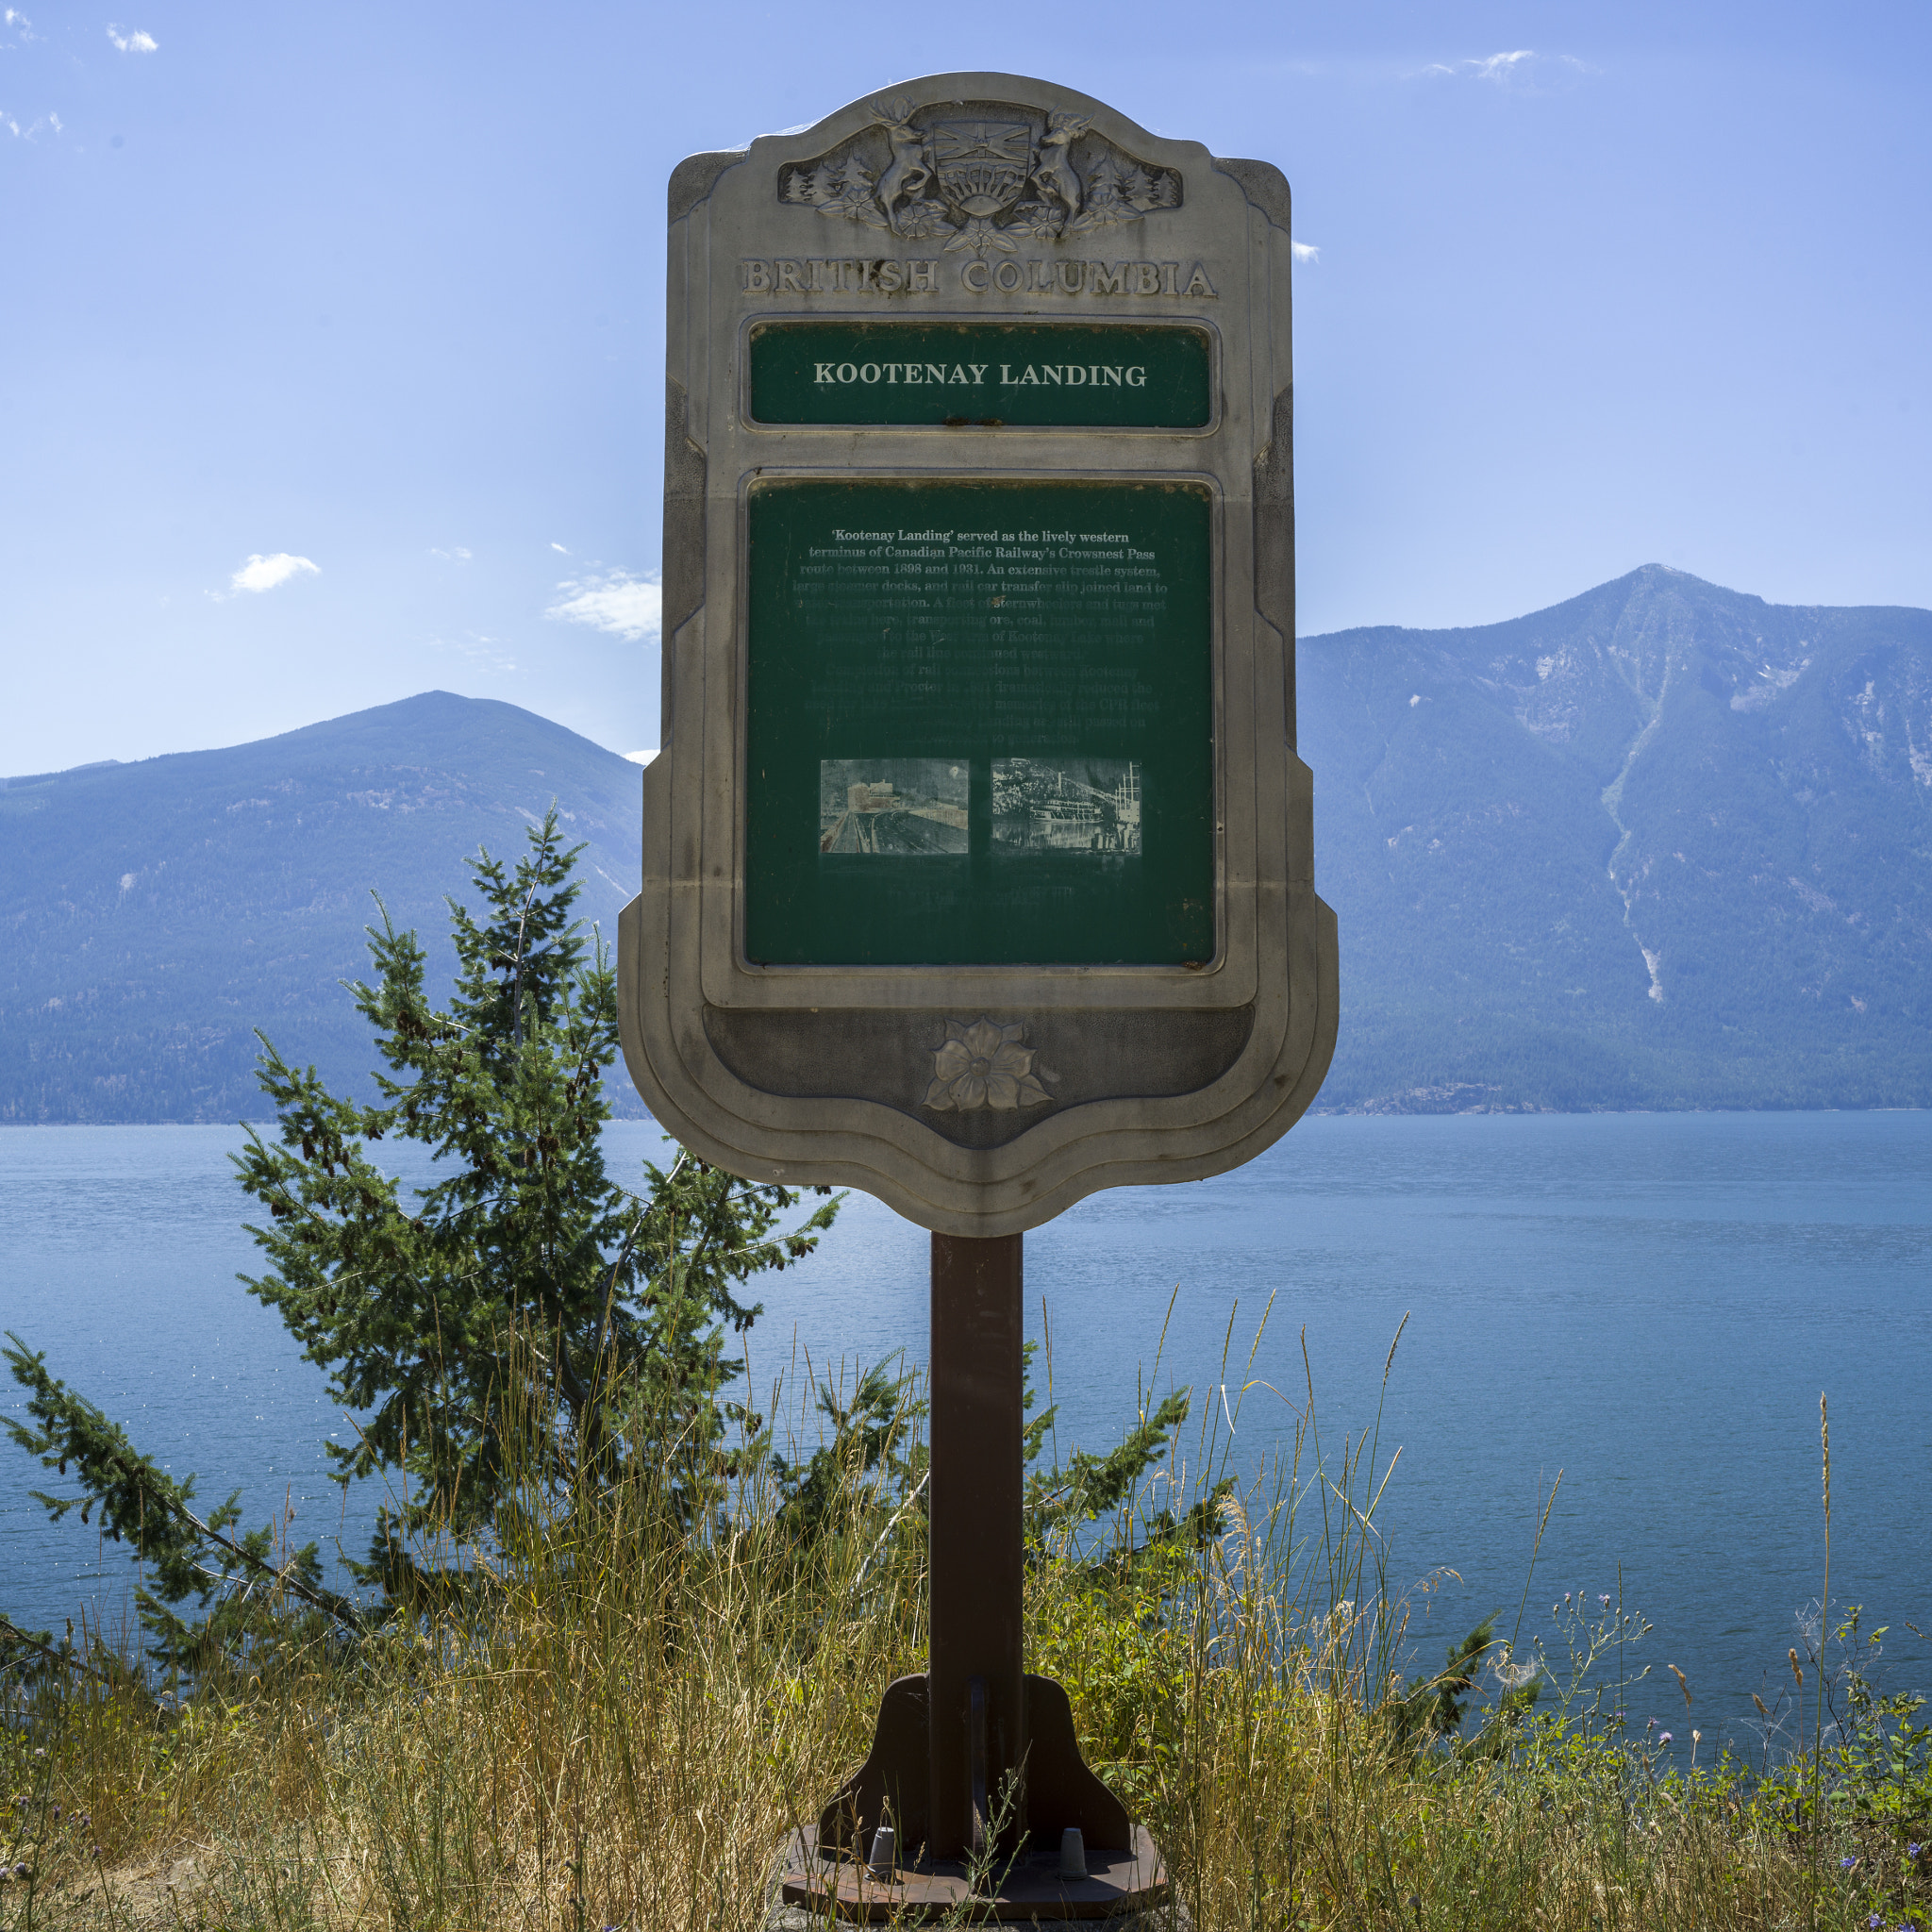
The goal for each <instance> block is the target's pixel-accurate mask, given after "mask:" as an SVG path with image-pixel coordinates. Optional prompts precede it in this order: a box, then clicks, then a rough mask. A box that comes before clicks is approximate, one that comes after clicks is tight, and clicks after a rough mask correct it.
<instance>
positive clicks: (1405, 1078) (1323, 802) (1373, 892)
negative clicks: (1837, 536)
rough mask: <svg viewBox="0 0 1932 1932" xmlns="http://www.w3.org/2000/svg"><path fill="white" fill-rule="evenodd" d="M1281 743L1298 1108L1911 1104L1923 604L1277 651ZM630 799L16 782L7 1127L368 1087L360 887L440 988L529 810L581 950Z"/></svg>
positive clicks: (2, 813) (307, 738) (374, 722)
mask: <svg viewBox="0 0 1932 1932" xmlns="http://www.w3.org/2000/svg"><path fill="white" fill-rule="evenodd" d="M1298 711H1299V724H1300V733H1299V740H1300V750H1301V752H1302V755H1303V757H1304V758H1307V761H1308V763H1309V765H1310V766H1311V767H1312V768H1313V770H1314V774H1315V833H1316V874H1315V875H1316V883H1317V888H1318V890H1319V891H1321V892H1322V893H1323V895H1324V897H1325V898H1326V899H1328V901H1329V902H1330V904H1331V905H1333V906H1334V907H1335V908H1336V911H1337V914H1338V915H1339V918H1340V923H1341V1007H1342V1011H1341V1044H1340V1047H1339V1049H1338V1051H1337V1055H1336V1059H1335V1064H1334V1067H1333V1069H1332V1070H1331V1072H1330V1074H1329V1078H1328V1082H1327V1084H1326V1086H1325V1087H1324V1091H1323V1092H1322V1094H1321V1096H1320V1097H1319V1099H1318V1100H1317V1102H1316V1106H1317V1108H1319V1109H1322V1110H1327V1111H1339V1110H1352V1111H1368V1112H1412V1111H1430V1112H1436V1111H1459V1110H1468V1109H1471V1108H1485V1109H1489V1108H1508V1109H1528V1108H1557V1109H1564V1110H1572V1109H1589V1108H1692V1107H1793V1106H1801V1107H1840V1106H1850V1107H1885V1106H1924V1105H1927V1104H1932V612H1927V611H1924V610H1919V609H1915V608H1910V607H1900V606H1884V605H1874V606H1862V607H1839V606H1796V605H1773V604H1767V603H1766V602H1765V601H1764V600H1763V599H1761V598H1758V597H1756V596H1753V595H1751V594H1750V593H1748V592H1740V591H1729V590H1725V589H1724V588H1723V587H1722V586H1718V585H1714V584H1709V583H1707V582H1705V581H1704V580H1703V579H1701V578H1697V577H1694V576H1691V575H1689V574H1688V573H1685V572H1682V571H1676V570H1674V569H1672V568H1671V567H1670V566H1668V565H1662V564H1649V565H1644V566H1642V567H1641V568H1640V569H1638V570H1636V571H1633V572H1631V573H1628V574H1627V575H1624V576H1623V577H1620V578H1617V579H1615V580H1613V581H1612V582H1610V583H1607V584H1601V585H1598V586H1596V587H1594V588H1593V589H1591V590H1590V591H1584V592H1582V593H1581V594H1580V595H1578V596H1576V597H1574V598H1570V599H1567V600H1565V601H1564V602H1562V603H1560V604H1557V605H1552V606H1550V607H1549V608H1546V609H1544V610H1541V611H1534V612H1530V613H1528V614H1527V615H1525V616H1523V617H1518V618H1510V619H1506V620H1504V621H1502V622H1501V623H1498V624H1494V625H1468V626H1458V627H1456V628H1452V629H1445V630H1420V629H1415V628H1410V627H1405V626H1395V625H1378V626H1364V627H1360V628H1357V629H1352V630H1345V631H1337V632H1330V633H1327V634H1324V635H1323V636H1319V637H1313V638H1307V639H1305V640H1303V641H1302V642H1301V644H1300V646H1299V650H1298ZM639 779H640V773H639V768H638V766H637V765H636V764H634V763H632V762H630V761H629V760H627V759H625V758H622V757H620V756H619V755H618V754H617V753H615V752H611V751H608V750H606V749H605V748H604V747H602V746H600V745H596V744H593V743H591V741H589V740H587V739H583V738H580V737H578V736H577V735H576V734H575V733H574V732H570V731H568V730H566V729H564V727H562V726H560V725H557V724H552V723H551V722H550V721H548V720H545V719H542V718H540V717H537V716H536V715H535V714H533V713H530V712H527V711H524V710H521V709H519V708H517V707H515V706H510V705H505V704H501V703H498V702H496V701H493V700H487V699H471V698H463V697H458V696H456V695H454V694H452V693H449V692H425V693H422V694H420V695H419V696H417V697H414V698H409V699H405V700H403V701H402V702H401V703H400V704H396V705H389V706H380V707H375V708H371V709H368V710H364V711H359V712H354V713H351V714H349V715H348V716H346V717H344V718H339V719H331V720H325V721H323V722H322V723H320V724H311V725H305V726H303V727H301V728H300V729H299V730H296V731H292V732H287V733H283V734H281V735H279V736H277V737H275V738H270V739H263V740H258V741H254V742H253V743H251V744H248V745H241V746H231V747H226V748H224V749H220V750H215V751H206V752H183V753H171V754H167V755H165V756H164V757H162V758H153V759H144V760H141V761H139V762H135V763H126V764H115V763H112V762H101V763H95V764H92V765H86V766H78V767H75V768H72V769H71V770H69V771H67V772H64V773H54V774H33V775H31V776H29V777H26V778H13V779H8V780H7V781H5V783H4V785H0V931H4V932H5V933H6V935H7V939H8V946H7V951H6V956H5V958H4V959H0V1122H7V1121H12V1122H25V1121H56V1120H129V1121H131V1120H159V1119H175V1120H232V1119H236V1118H241V1117H246V1118H259V1117H260V1116H261V1112H262V1108H261V1103H260V1100H259V1096H258V1092H257V1090H256V1087H255V1082H254V1076H253V1061H254V1054H255V1047H256V1042H255V1039H254V1033H253V1028H254V1027H255V1026H257V1025H259V1026H260V1027H261V1028H262V1030H263V1031H264V1032H266V1033H267V1034H268V1035H269V1037H270V1038H272V1039H273V1040H274V1041H275V1043H276V1045H277V1046H278V1047H279V1048H281V1050H282V1051H283V1052H284V1053H286V1054H288V1055H289V1057H290V1058H298V1059H312V1060H314V1061H315V1062H316V1064H317V1065H318V1066H319V1067H321V1068H322V1070H323V1071H324V1072H325V1074H326V1075H327V1076H328V1077H329V1078H330V1079H331V1080H332V1081H333V1082H335V1083H336V1084H338V1085H339V1086H341V1087H343V1088H350V1089H355V1088H357V1087H358V1086H359V1085H360V1083H362V1082H363V1081H364V1080H365V1079H366V1075H367V1073H368V1070H369V1068H370V1066H371V1064H372V1062H373V1059H374V1055H373V1053H372V1051H371V1048H370V1044H369V1038H368V1033H367V1029H366V1026H365V1025H364V1024H363V1023H362V1022H361V1020H360V1019H359V1017H358V1015H357V1014H356V1012H355V1010H354V1007H353V1004H352V1003H351V1001H350V999H349V997H348V995H347V994H346V993H344V992H343V991H341V989H340V988H339V987H338V985H337V984H336V982H337V981H338V980H339V979H345V978H346V979H354V978H357V977H359V976H361V975H362V974H364V973H365V972H366V970H367V955H366V950H365V942H364V938H363V927H364V925H365V924H367V923H368V921H369V918H370V917H371V916H372V915H373V914H374V912H375V906H374V904H373V903H372V902H371V900H370V899H369V898H368V897H367V891H368V889H370V888H375V889H376V890H378V891H381V892H382V893H383V895H384V902H385V903H386V904H387V906H388V907H389V908H390V911H391V915H392V916H393V917H394V918H395V920H396V923H397V924H407V925H414V926H416V927H417V929H418V931H419V932H420V933H421V935H422V937H423V939H424V941H425V945H426V946H427V948H428V949H429V953H430V961H429V971H430V974H431V980H430V983H431V985H432V987H435V986H436V985H437V984H438V982H439V980H446V977H447V973H448V970H449V966H450V958H449V953H448V946H447V941H446V937H445V933H446V915H445V911H444V908H443V906H442V895H443V894H445V893H452V894H455V895H457V896H458V897H460V896H461V885H462V878H463V870H462V864H461V861H462V858H464V856H466V855H468V854H471V853H474V852H475V849H476V847H477V845H478V844H480V843H487V844H488V845H489V846H490V847H491V850H492V851H494V852H495V853H497V854H498V856H500V857H512V856H514V854H515V853H516V852H517V851H519V850H520V849H521V848H522V844H523V837H524V830H525V827H526V826H527V825H528V824H531V823H533V822H534V821H535V820H536V819H538V818H540V817H541V813H542V811H543V809H544V808H545V807H546V806H547V805H548V804H549V803H550V802H551V800H552V798H553V797H554V798H555V799H556V800H557V802H558V807H559V809H560V810H561V811H562V812H563V814H564V824H565V829H566V831H567V832H568V833H569V835H570V836H571V837H572V839H573V841H583V842H584V843H585V844H586V846H587V848H588V849H587V850H586V853H585V859H584V863H583V865H582V866H581V868H580V871H579V877H580V879H581V880H582V882H583V886H584V892H583V897H582V899H581V901H580V909H581V910H582V911H583V913H584V915H585V916H586V917H587V918H588V919H590V920H591V921H593V922H595V923H598V924H600V925H601V928H602V931H603V933H604V934H605V935H607V936H608V935H609V934H610V933H612V932H613V931H614V918H615V914H616V912H617V910H618V908H619V907H620V906H621V905H622V904H623V902H624V901H625V899H626V898H628V897H629V895H630V892H631V891H632V890H633V888H632V887H631V886H630V885H628V884H626V883H625V881H627V880H630V879H631V878H633V877H634V875H635V873H636V869H637V864H638V851H639V841H640V831H641V827H640V801H641V790H640V784H639ZM613 1093H614V1095H615V1097H616V1098H617V1099H618V1100H619V1101H620V1103H621V1104H622V1105H623V1106H624V1108H625V1110H626V1111H637V1110H639V1108H638V1106H637V1103H636V1099H635V1096H634V1095H632V1094H631V1093H630V1090H629V1087H628V1083H627V1082H625V1081H623V1080H622V1079H621V1078H619V1079H618V1080H617V1081H616V1082H614V1083H613Z"/></svg>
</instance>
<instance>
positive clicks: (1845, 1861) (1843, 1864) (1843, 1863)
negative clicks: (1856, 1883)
mask: <svg viewBox="0 0 1932 1932" xmlns="http://www.w3.org/2000/svg"><path fill="white" fill-rule="evenodd" d="M1857 1862H1858V1861H1857V1859H1856V1858H1840V1860H1839V1861H1838V1869H1839V1870H1840V1872H1849V1871H1850V1870H1851V1869H1852V1867H1853V1866H1854V1865H1856V1864H1857Z"/></svg>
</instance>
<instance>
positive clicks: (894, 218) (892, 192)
mask: <svg viewBox="0 0 1932 1932" xmlns="http://www.w3.org/2000/svg"><path fill="white" fill-rule="evenodd" d="M910 113H911V109H910V108H908V105H907V104H906V102H904V101H888V102H886V103H885V104H884V106H883V107H874V108H873V110H872V118H873V119H874V121H875V122H877V123H878V125H880V126H881V127H883V128H884V129H885V130H886V145H887V146H888V147H890V148H891V151H892V158H891V162H890V163H889V164H888V165H887V167H886V170H885V172H884V173H883V174H882V175H880V176H879V179H878V187H877V188H876V190H875V191H874V192H875V193H876V194H877V196H878V204H879V206H880V208H883V209H884V210H885V213H886V224H887V225H888V226H889V227H890V228H891V231H892V233H893V234H895V235H898V234H903V233H904V229H903V227H902V225H901V222H900V215H899V203H900V202H901V201H902V200H903V201H907V202H908V203H910V204H911V205H912V206H913V207H914V208H917V207H918V205H919V199H920V196H921V194H922V192H924V188H925V184H926V183H927V182H928V181H930V180H931V179H932V169H931V167H930V166H929V165H928V163H927V160H926V152H925V136H924V134H922V133H921V132H920V131H919V129H918V128H916V127H915V126H913V125H912V123H911V120H910V119H909V118H908V117H909V115H910Z"/></svg>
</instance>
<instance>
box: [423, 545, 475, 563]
mask: <svg viewBox="0 0 1932 1932" xmlns="http://www.w3.org/2000/svg"><path fill="white" fill-rule="evenodd" d="M429 554H430V556H431V557H440V558H442V560H443V562H445V563H468V562H469V560H470V553H469V552H468V551H467V550H465V549H464V548H463V546H462V545H461V544H460V543H452V544H451V545H450V547H449V548H448V549H447V550H439V549H437V548H436V546H435V545H434V544H431V545H430V548H429Z"/></svg>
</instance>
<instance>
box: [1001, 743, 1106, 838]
mask: <svg viewBox="0 0 1932 1932" xmlns="http://www.w3.org/2000/svg"><path fill="white" fill-rule="evenodd" d="M992 849H993V850H994V851H995V852H999V853H1022V852H1024V853H1034V852H1087V853H1094V854H1108V853H1111V854H1115V855H1118V856H1123V857H1126V858H1138V857H1139V856H1140V852H1141V767H1140V766H1139V764H1137V763H1136V762H1135V761H1134V760H1133V759H1131V758H995V759H994V760H993V766H992Z"/></svg>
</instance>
